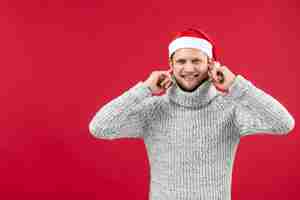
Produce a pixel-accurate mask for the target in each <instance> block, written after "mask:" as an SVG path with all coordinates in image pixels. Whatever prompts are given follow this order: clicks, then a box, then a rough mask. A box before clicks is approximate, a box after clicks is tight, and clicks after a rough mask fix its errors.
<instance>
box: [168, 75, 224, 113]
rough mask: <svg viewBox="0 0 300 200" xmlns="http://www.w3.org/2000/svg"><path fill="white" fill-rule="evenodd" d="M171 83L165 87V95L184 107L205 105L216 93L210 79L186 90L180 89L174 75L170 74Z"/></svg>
mask: <svg viewBox="0 0 300 200" xmlns="http://www.w3.org/2000/svg"><path fill="white" fill-rule="evenodd" d="M171 78H172V80H173V84H172V86H171V87H170V88H168V89H167V91H166V95H167V97H168V98H169V99H170V100H171V101H173V102H175V103H177V104H179V105H182V106H185V107H202V106H205V105H207V104H208V103H209V102H210V101H211V100H212V99H213V98H214V97H215V96H216V95H217V94H218V91H217V89H216V88H215V86H214V85H213V83H212V82H211V81H210V80H206V81H204V82H203V83H202V84H201V85H199V86H198V87H197V88H196V89H195V90H194V91H192V92H187V91H184V90H182V89H181V88H180V87H179V86H178V83H177V81H176V79H175V77H174V75H172V76H171Z"/></svg>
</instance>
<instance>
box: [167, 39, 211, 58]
mask: <svg viewBox="0 0 300 200" xmlns="http://www.w3.org/2000/svg"><path fill="white" fill-rule="evenodd" d="M212 47H213V46H212V44H211V43H210V42H208V41H207V40H205V39H201V38H196V37H188V36H184V37H180V38H177V39H175V40H173V41H172V42H171V43H170V44H169V58H170V57H171V55H172V53H174V52H175V51H176V50H177V49H180V48H196V49H200V50H201V51H203V52H204V53H206V54H207V55H208V57H210V58H212V54H213V53H212Z"/></svg>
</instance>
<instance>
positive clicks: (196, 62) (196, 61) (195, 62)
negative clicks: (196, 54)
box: [192, 59, 202, 64]
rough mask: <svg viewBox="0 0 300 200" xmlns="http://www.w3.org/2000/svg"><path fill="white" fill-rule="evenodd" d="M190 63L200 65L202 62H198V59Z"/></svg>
mask: <svg viewBox="0 0 300 200" xmlns="http://www.w3.org/2000/svg"><path fill="white" fill-rule="evenodd" d="M192 62H193V63H194V64H199V63H202V60H198V59H197V60H193V61H192Z"/></svg>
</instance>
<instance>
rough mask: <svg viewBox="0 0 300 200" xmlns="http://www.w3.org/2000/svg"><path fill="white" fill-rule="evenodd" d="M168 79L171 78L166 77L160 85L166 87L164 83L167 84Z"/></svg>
mask: <svg viewBox="0 0 300 200" xmlns="http://www.w3.org/2000/svg"><path fill="white" fill-rule="evenodd" d="M168 81H170V79H169V78H168V77H165V78H164V80H163V81H162V82H161V83H160V86H161V87H164V85H165V84H166V83H167V82H168Z"/></svg>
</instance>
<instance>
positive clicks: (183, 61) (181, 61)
mask: <svg viewBox="0 0 300 200" xmlns="http://www.w3.org/2000/svg"><path fill="white" fill-rule="evenodd" d="M176 63H178V64H184V63H185V60H183V59H179V60H177V61H176Z"/></svg>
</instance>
